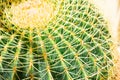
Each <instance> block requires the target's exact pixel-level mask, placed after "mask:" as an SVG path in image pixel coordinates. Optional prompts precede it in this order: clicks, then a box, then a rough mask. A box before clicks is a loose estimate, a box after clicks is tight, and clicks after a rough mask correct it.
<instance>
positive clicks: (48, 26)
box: [0, 0, 113, 80]
mask: <svg viewBox="0 0 120 80" xmlns="http://www.w3.org/2000/svg"><path fill="white" fill-rule="evenodd" d="M8 1H9V0H8ZM8 1H4V2H3V1H1V2H0V5H1V6H0V8H1V10H2V11H1V12H0V13H1V17H0V18H1V25H0V80H107V79H108V78H109V70H110V69H111V67H112V66H113V64H112V52H111V39H110V35H109V32H108V26H107V23H106V21H105V20H104V18H103V17H102V15H101V14H100V13H99V12H98V10H97V9H96V8H95V7H94V5H93V4H91V3H90V2H88V1H87V0H40V1H41V2H40V4H39V6H40V7H39V9H38V11H36V13H35V15H34V14H32V15H33V16H35V17H36V18H35V17H33V16H31V15H30V16H27V15H26V11H27V10H24V11H23V14H22V13H19V12H22V8H23V7H22V8H20V7H19V6H21V5H20V4H22V6H23V5H24V4H25V3H26V4H27V1H23V2H20V3H17V0H16V2H15V1H13V2H8ZM30 1H31V2H32V1H35V0H30ZM36 1H37V0H36ZM38 1H39V0H38ZM13 3H14V4H15V3H16V4H17V5H14V6H13V5H12V4H13ZM32 3H33V2H32ZM38 3H39V2H38ZM5 4H6V6H5ZM36 5H37V3H36ZM41 5H43V6H41ZM46 5H48V6H49V7H48V6H47V7H46ZM32 7H33V6H32ZM43 7H44V8H43ZM19 8H20V11H19V10H18V9H19ZM25 8H26V7H25ZM27 9H31V7H30V6H28V7H27ZM34 9H36V8H34ZM45 9H46V10H45ZM49 9H51V10H49ZM39 10H42V12H43V13H44V14H43V13H39ZM12 11H13V12H12ZM16 11H17V12H18V13H17V12H16ZM14 12H16V13H14ZM46 12H48V13H47V14H46ZM37 13H39V14H37ZM18 14H19V15H18ZM24 14H25V16H24ZM16 15H18V16H16ZM21 15H22V17H21ZM28 15H29V14H28ZM37 15H38V16H39V17H40V20H39V17H38V16H37ZM49 15H51V16H49ZM31 17H33V18H31ZM28 19H31V20H28ZM26 22H27V23H26Z"/></svg>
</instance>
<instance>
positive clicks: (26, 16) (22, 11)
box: [6, 0, 55, 29]
mask: <svg viewBox="0 0 120 80" xmlns="http://www.w3.org/2000/svg"><path fill="white" fill-rule="evenodd" d="M6 12H7V15H8V16H9V19H10V21H11V22H12V23H13V24H14V25H16V26H19V27H20V28H28V27H30V28H35V27H39V28H40V29H44V28H45V26H46V25H47V24H48V23H49V21H50V20H51V19H52V17H53V16H54V13H55V6H54V5H53V4H52V3H51V2H50V1H49V0H27V1H24V2H21V3H19V4H12V5H11V8H10V9H9V10H8V11H6Z"/></svg>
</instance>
